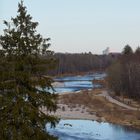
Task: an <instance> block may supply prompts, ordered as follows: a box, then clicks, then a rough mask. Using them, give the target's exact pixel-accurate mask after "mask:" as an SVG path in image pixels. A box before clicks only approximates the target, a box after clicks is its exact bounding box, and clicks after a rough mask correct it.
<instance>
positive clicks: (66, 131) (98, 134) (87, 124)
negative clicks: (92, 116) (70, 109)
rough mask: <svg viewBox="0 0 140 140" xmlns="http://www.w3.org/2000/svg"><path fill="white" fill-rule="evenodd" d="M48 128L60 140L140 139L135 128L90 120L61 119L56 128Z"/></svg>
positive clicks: (139, 134)
mask: <svg viewBox="0 0 140 140" xmlns="http://www.w3.org/2000/svg"><path fill="white" fill-rule="evenodd" d="M64 124H71V125H72V127H71V126H69V125H64ZM47 129H48V131H49V132H50V133H51V134H53V135H56V136H58V137H59V139H60V140H140V133H139V132H138V131H135V130H134V129H133V130H132V129H128V128H127V127H124V126H120V125H113V124H109V123H99V122H96V121H89V120H61V121H60V123H59V124H58V125H57V127H56V128H55V129H50V128H49V126H47Z"/></svg>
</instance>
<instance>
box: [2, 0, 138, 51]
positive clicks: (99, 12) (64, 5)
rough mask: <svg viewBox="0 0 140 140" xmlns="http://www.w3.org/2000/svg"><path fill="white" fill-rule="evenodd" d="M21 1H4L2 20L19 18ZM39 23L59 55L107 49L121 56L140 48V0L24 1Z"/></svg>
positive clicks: (42, 32) (52, 48)
mask: <svg viewBox="0 0 140 140" xmlns="http://www.w3.org/2000/svg"><path fill="white" fill-rule="evenodd" d="M18 2H19V0H0V6H1V7H0V34H2V29H3V28H4V26H3V25H2V20H4V19H5V20H10V18H11V17H15V16H16V11H17V4H18ZM24 4H25V5H26V6H27V10H28V13H29V14H31V16H33V19H34V20H35V21H38V22H39V26H38V32H39V33H41V34H42V35H43V36H44V37H50V38H51V39H52V40H51V43H52V45H51V48H50V49H51V50H55V52H76V53H77V52H79V53H80V52H89V51H91V52H93V53H97V54H100V53H102V51H103V50H104V49H105V48H106V47H110V51H113V52H114V51H115V52H120V51H122V48H123V47H124V46H125V45H126V44H130V45H131V46H132V48H133V49H135V48H136V47H137V46H138V45H140V0H24Z"/></svg>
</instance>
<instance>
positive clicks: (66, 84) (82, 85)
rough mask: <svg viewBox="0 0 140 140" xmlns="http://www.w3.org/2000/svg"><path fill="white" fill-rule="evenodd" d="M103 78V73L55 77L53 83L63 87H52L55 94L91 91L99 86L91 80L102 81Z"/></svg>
mask: <svg viewBox="0 0 140 140" xmlns="http://www.w3.org/2000/svg"><path fill="white" fill-rule="evenodd" d="M105 76H106V74H105V73H100V74H99V73H94V74H88V75H82V76H81V75H79V76H64V77H57V78H55V79H54V81H55V82H59V83H61V84H63V86H60V87H54V89H55V92H56V93H63V92H76V91H80V90H86V89H93V88H96V87H99V86H100V85H98V84H93V83H92V81H93V79H96V80H98V79H103V78H104V77H105Z"/></svg>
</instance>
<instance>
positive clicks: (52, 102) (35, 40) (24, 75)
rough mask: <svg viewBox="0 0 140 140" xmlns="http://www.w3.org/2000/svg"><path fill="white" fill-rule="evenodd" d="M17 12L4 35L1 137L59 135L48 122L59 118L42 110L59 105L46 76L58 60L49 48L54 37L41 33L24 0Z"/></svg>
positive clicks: (22, 139) (30, 139)
mask: <svg viewBox="0 0 140 140" xmlns="http://www.w3.org/2000/svg"><path fill="white" fill-rule="evenodd" d="M17 12H18V15H17V16H16V17H15V18H11V22H7V21H4V24H5V25H6V27H7V28H6V29H4V34H3V35H1V36H0V44H1V46H2V48H1V50H0V139H1V140H51V139H55V138H54V137H53V136H51V135H49V134H48V133H47V130H46V128H45V125H46V124H47V123H50V124H51V126H55V124H56V123H57V122H58V119H57V118H56V117H54V116H52V115H49V114H50V113H48V114H44V113H43V112H42V110H41V108H42V107H44V106H45V107H46V108H47V111H48V112H52V111H56V109H57V106H56V99H57V97H56V95H55V94H52V93H50V92H49V91H50V90H49V89H53V87H52V85H51V83H52V81H53V80H52V79H51V77H50V76H45V74H46V71H49V70H50V69H51V68H53V66H54V65H55V62H56V61H55V59H54V56H53V52H52V51H49V50H48V47H49V45H50V44H49V43H48V42H49V40H50V39H49V38H47V39H43V38H42V36H41V35H40V34H38V33H37V31H36V27H37V25H38V23H37V22H33V21H32V17H31V16H30V15H29V14H27V10H26V7H25V6H24V5H23V1H21V2H20V3H19V4H18V11H17ZM44 73H45V74H44ZM46 87H47V88H46Z"/></svg>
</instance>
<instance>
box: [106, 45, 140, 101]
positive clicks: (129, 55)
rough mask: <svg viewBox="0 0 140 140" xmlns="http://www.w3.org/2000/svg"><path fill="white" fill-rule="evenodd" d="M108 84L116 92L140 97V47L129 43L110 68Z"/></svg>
mask: <svg viewBox="0 0 140 140" xmlns="http://www.w3.org/2000/svg"><path fill="white" fill-rule="evenodd" d="M107 79H108V86H109V88H110V89H112V90H113V91H114V92H115V93H116V94H118V95H123V96H128V97H131V98H135V99H140V48H139V47H138V48H137V49H136V50H135V51H134V52H133V50H132V48H131V47H130V46H129V45H126V46H125V47H124V50H123V52H122V55H121V57H120V58H119V59H118V60H117V61H116V62H115V63H112V65H111V66H110V67H109V68H108V78H107Z"/></svg>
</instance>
